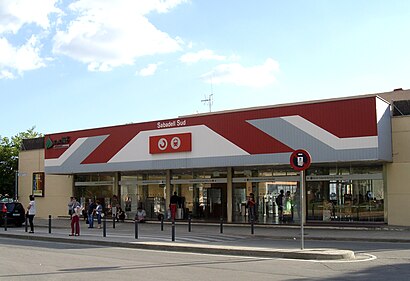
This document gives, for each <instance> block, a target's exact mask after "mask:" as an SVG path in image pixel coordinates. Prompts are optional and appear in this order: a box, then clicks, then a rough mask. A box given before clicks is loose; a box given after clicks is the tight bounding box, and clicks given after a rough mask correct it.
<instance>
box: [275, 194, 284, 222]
mask: <svg viewBox="0 0 410 281" xmlns="http://www.w3.org/2000/svg"><path fill="white" fill-rule="evenodd" d="M284 201H285V191H283V189H282V190H281V191H280V194H279V195H278V197H276V204H277V205H278V212H279V220H280V221H283V204H284Z"/></svg>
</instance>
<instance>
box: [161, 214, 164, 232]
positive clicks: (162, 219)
mask: <svg viewBox="0 0 410 281" xmlns="http://www.w3.org/2000/svg"><path fill="white" fill-rule="evenodd" d="M161 231H164V216H161Z"/></svg>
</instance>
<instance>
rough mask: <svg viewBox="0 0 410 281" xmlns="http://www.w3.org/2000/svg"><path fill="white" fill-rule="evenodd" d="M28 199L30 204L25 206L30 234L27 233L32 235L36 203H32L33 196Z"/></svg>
mask: <svg viewBox="0 0 410 281" xmlns="http://www.w3.org/2000/svg"><path fill="white" fill-rule="evenodd" d="M28 198H29V199H30V203H29V204H28V206H27V216H28V221H29V223H30V232H29V233H34V222H33V220H34V216H35V215H36V202H35V201H34V195H30V196H29V197H28Z"/></svg>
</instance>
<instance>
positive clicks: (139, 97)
mask: <svg viewBox="0 0 410 281" xmlns="http://www.w3.org/2000/svg"><path fill="white" fill-rule="evenodd" d="M409 32H410V1H407V0H402V1H399V0H391V1H377V0H367V1H366V0H362V1H357V0H343V1H336V0H335V1H330V0H329V1H305V0H299V1H276V0H256V1H250V0H249V1H246V0H206V1H205V0H190V1H184V0H169V1H166V0H138V1H137V0H115V1H111V0H105V1H104V0H77V1H74V0H71V1H65V0H61V1H58V0H1V1H0V97H1V101H2V106H1V109H2V117H1V118H0V136H1V137H11V136H14V135H16V134H17V133H19V132H23V131H26V130H27V129H29V128H31V127H32V126H35V127H36V131H38V132H40V133H44V134H46V133H57V132H64V131H71V130H80V129H88V128H95V127H103V126H111V125H119V124H127V123H137V122H144V121H154V120H161V119H168V118H175V117H177V116H181V115H189V114H195V113H203V112H207V111H209V107H208V105H207V104H206V103H204V102H201V100H203V99H205V97H208V96H209V95H210V94H211V93H212V94H213V104H212V111H221V110H228V109H235V108H244V107H253V106H264V105H273V104H283V103H291V102H299V101H305V100H316V99H326V98H334V97H344V96H351V95H359V94H369V93H377V92H386V91H391V90H393V89H395V88H403V89H409V88H410V75H409V74H410V51H409V50H410V36H409Z"/></svg>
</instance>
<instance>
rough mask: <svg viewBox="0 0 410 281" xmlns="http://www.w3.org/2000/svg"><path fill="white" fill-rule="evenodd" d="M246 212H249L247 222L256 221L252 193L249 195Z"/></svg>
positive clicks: (254, 202)
mask: <svg viewBox="0 0 410 281" xmlns="http://www.w3.org/2000/svg"><path fill="white" fill-rule="evenodd" d="M248 211H249V220H250V221H255V220H256V201H255V195H254V194H253V193H249V199H248Z"/></svg>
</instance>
